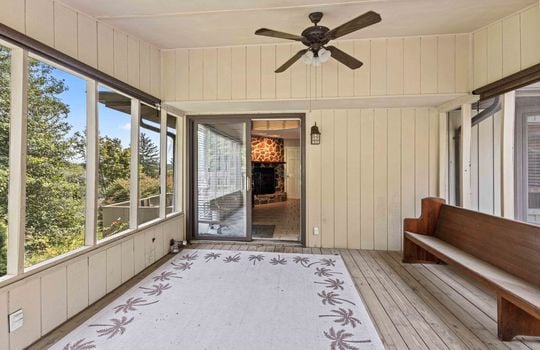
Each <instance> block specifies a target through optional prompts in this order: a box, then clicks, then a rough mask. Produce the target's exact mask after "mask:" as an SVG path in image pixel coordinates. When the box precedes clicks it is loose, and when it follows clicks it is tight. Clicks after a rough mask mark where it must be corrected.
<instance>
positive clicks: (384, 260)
mask: <svg viewBox="0 0 540 350" xmlns="http://www.w3.org/2000/svg"><path fill="white" fill-rule="evenodd" d="M190 248H192V249H223V250H243V251H265V252H281V253H303V254H340V255H341V256H342V258H343V260H344V261H345V263H346V265H347V267H348V269H349V271H350V273H351V275H352V277H353V279H354V281H355V283H356V287H357V288H358V291H359V293H360V295H361V296H362V298H363V299H364V302H365V304H366V307H367V309H368V311H369V313H370V315H371V317H372V319H373V321H374V323H375V326H376V327H377V330H378V331H379V334H380V336H381V338H382V340H383V342H384V344H385V347H386V348H387V349H400V350H401V349H413V350H416V349H449V350H453V349H525V350H527V349H538V350H540V338H538V337H536V338H535V337H519V338H515V339H514V341H512V342H501V341H499V340H498V339H497V336H496V334H497V328H496V327H497V324H496V317H497V310H496V300H495V297H494V295H493V294H492V293H491V292H490V291H487V290H484V289H483V288H482V287H481V286H479V285H478V284H476V282H473V281H471V280H468V279H467V278H466V277H464V276H463V275H460V274H458V273H456V272H455V271H454V270H453V269H452V268H450V267H448V266H444V265H410V264H402V263H401V256H400V253H398V252H380V251H365V250H346V249H339V250H336V249H320V248H302V247H301V246H297V245H287V244H274V243H273V242H271V243H266V242H265V243H255V242H251V243H230V242H221V243H219V242H216V243H214V242H197V243H194V244H193V245H192V246H191V247H190ZM162 261H164V260H162ZM157 266H158V264H156V265H155V267H154V266H153V267H152V268H151V269H155V268H157ZM150 272H151V271H146V270H145V275H146V274H148V273H150ZM137 277H138V278H137V280H139V277H140V276H137ZM130 282H131V281H130ZM134 283H136V282H134ZM134 283H129V284H134ZM128 288H129V286H122V287H120V289H119V290H118V291H114V292H113V294H114V297H112V299H110V298H109V297H106V299H108V300H109V302H110V301H112V300H114V299H115V298H116V297H117V296H118V295H119V293H121V292H122V290H124V291H125V290H127V289H128ZM105 305H107V300H102V301H100V302H99V304H96V305H95V306H93V307H91V308H90V309H88V310H87V311H83V313H81V314H79V315H77V316H76V317H75V319H73V320H70V321H68V322H67V323H65V324H64V325H62V326H60V327H59V328H58V329H56V330H54V331H53V332H51V333H50V334H49V335H47V336H46V337H44V338H43V339H41V340H40V341H39V342H37V343H36V344H34V345H33V346H32V347H31V348H30V349H44V348H46V347H47V344H51V343H52V342H54V341H56V340H58V339H60V338H61V337H62V336H63V335H65V334H66V333H67V332H69V330H70V329H74V328H75V327H77V325H78V324H80V323H82V322H84V320H86V319H87V318H89V317H91V316H92V315H93V314H94V313H95V312H96V311H97V310H98V309H100V308H101V307H103V306H105Z"/></svg>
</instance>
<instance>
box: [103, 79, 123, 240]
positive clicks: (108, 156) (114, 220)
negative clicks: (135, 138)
mask: <svg viewBox="0 0 540 350" xmlns="http://www.w3.org/2000/svg"><path fill="white" fill-rule="evenodd" d="M98 121H99V123H98V125H99V164H98V225H97V237H98V240H100V239H103V238H106V237H109V236H112V235H114V234H116V233H119V232H122V231H125V230H126V229H128V228H129V208H130V202H129V199H130V182H129V179H130V164H131V150H130V147H131V99H130V98H129V97H126V96H125V95H122V94H120V93H118V92H116V91H113V90H110V89H108V88H106V87H104V86H101V85H100V86H99V87H98Z"/></svg>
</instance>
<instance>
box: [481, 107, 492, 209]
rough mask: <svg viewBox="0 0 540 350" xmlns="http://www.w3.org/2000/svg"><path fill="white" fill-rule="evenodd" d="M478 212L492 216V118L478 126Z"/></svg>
mask: <svg viewBox="0 0 540 350" xmlns="http://www.w3.org/2000/svg"><path fill="white" fill-rule="evenodd" d="M478 154H479V155H480V157H478V179H479V181H478V210H479V211H481V212H483V213H487V214H493V187H494V182H493V172H494V167H493V118H488V119H486V120H484V121H483V122H481V123H480V124H478Z"/></svg>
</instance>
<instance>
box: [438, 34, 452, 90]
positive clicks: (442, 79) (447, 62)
mask: <svg viewBox="0 0 540 350" xmlns="http://www.w3.org/2000/svg"><path fill="white" fill-rule="evenodd" d="M437 50H438V57H437V63H438V64H437V81H438V92H439V93H452V92H455V91H456V36H455V35H445V36H441V37H439V44H438V48H437Z"/></svg>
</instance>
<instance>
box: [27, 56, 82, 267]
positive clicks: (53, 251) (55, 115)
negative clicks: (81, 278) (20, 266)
mask: <svg viewBox="0 0 540 350" xmlns="http://www.w3.org/2000/svg"><path fill="white" fill-rule="evenodd" d="M85 129H86V81H85V80H84V79H81V78H79V77H77V76H75V75H73V74H70V73H68V72H65V71H63V70H60V69H58V68H55V67H53V66H50V65H49V64H47V63H44V62H41V61H39V60H37V59H30V61H29V90H28V131H27V134H28V141H27V160H26V232H25V266H31V265H33V264H36V263H38V262H41V261H44V260H47V259H50V258H53V257H55V256H58V255H61V254H64V253H67V252H69V251H71V250H73V249H76V248H79V247H81V246H83V245H84V228H85V193H86V171H85V169H86V152H85V151H86V150H85V144H86V136H85Z"/></svg>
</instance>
